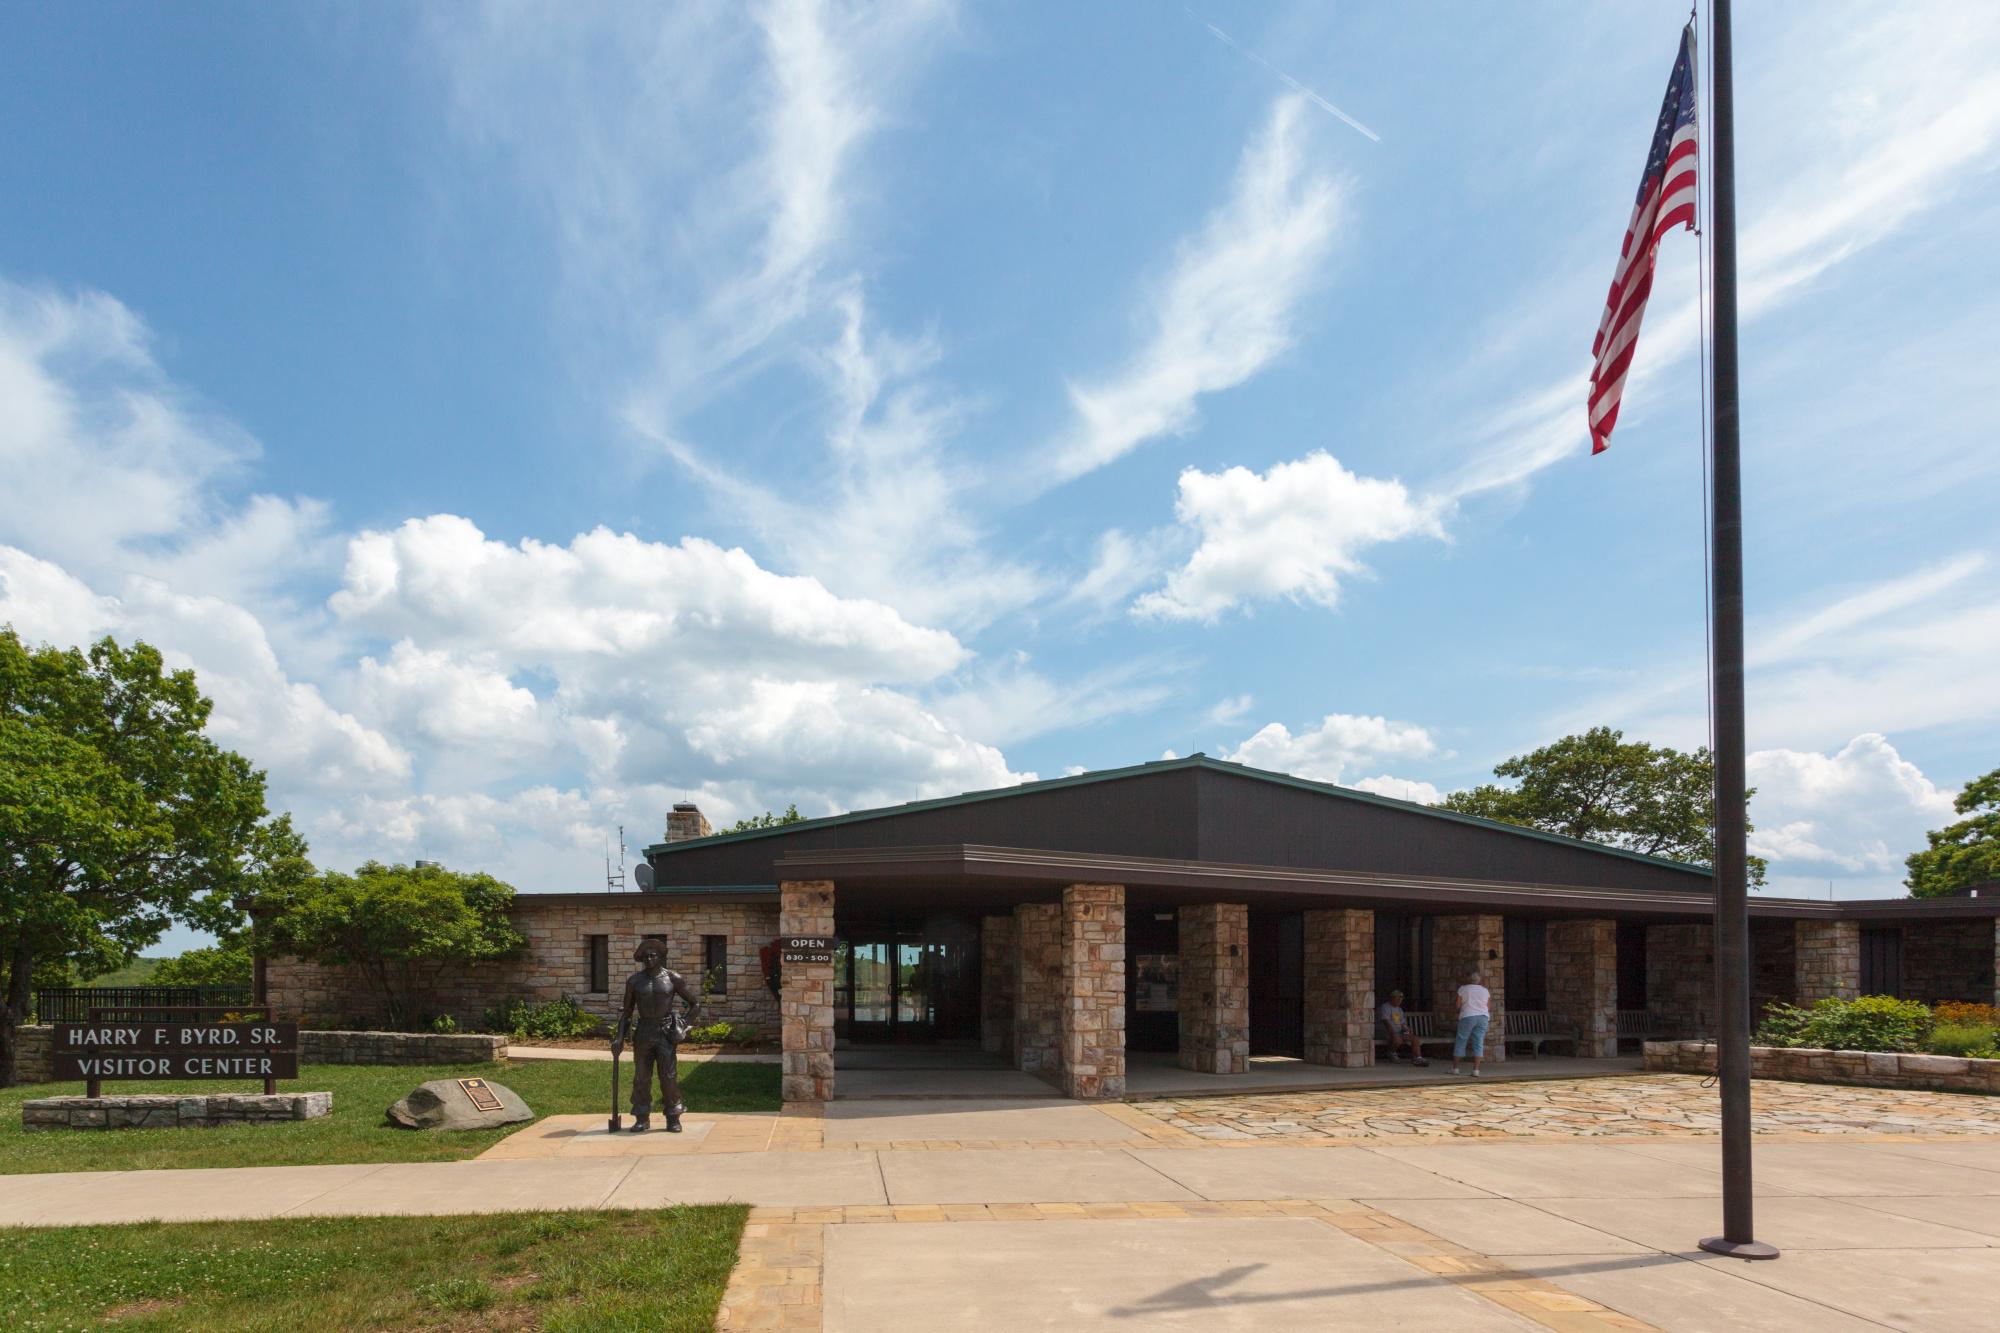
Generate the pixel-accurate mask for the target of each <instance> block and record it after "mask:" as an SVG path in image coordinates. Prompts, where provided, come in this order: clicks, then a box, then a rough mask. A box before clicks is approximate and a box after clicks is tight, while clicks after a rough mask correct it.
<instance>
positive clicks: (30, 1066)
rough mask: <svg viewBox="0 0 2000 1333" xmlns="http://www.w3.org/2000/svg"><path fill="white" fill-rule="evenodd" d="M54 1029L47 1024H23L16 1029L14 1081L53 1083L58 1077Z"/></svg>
mask: <svg viewBox="0 0 2000 1333" xmlns="http://www.w3.org/2000/svg"><path fill="white" fill-rule="evenodd" d="M55 1032H56V1030H55V1029H54V1028H53V1027H50V1026H49V1025H48V1024H46V1023H40V1024H32V1025H30V1024H23V1025H22V1026H20V1027H18V1028H15V1029H14V1041H15V1046H14V1081H15V1082H16V1083H53V1082H54V1081H55V1077H56V1046H55Z"/></svg>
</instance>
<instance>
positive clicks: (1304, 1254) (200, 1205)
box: [0, 1099, 2000, 1333]
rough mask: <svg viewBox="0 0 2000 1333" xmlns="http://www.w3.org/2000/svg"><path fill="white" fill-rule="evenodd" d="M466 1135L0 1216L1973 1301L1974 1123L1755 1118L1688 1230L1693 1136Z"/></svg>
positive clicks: (1939, 1306)
mask: <svg viewBox="0 0 2000 1333" xmlns="http://www.w3.org/2000/svg"><path fill="white" fill-rule="evenodd" d="M687 1124H688V1129H687V1132H686V1133H684V1134H680V1135H666V1134H662V1133H658V1132H655V1133H653V1134H650V1135H647V1136H644V1137H638V1136H632V1135H612V1134H608V1133H606V1132H605V1129H604V1122H603V1120H602V1118H600V1117H595V1116H557V1117H549V1118H547V1119H545V1120H543V1121H541V1122H538V1123H537V1124H535V1125H533V1126H530V1127H528V1128H527V1129H525V1130H523V1131H522V1132H521V1133H520V1134H517V1135H515V1136H513V1137H512V1138H509V1139H507V1140H503V1141H502V1142H501V1143H500V1144H498V1145H496V1146H495V1147H494V1148H493V1149H491V1150H489V1153H488V1155H487V1156H485V1157H483V1158H480V1159H477V1160H473V1161H467V1162H448V1163H408V1164H401V1163H399V1164H389V1165H347V1166H307V1167H264V1168H229V1169H218V1170H198V1171H128V1172H85V1173H74V1174H66V1175H17V1176H5V1177H0V1225H7V1226H36V1225H42V1226H47V1225H60V1224H72V1223H113V1222H130V1221H139V1220H145V1219H160V1220H167V1221H192V1220H201V1219H225V1218H226V1219H262V1218H274V1217H304V1216H342V1215H396V1216H402V1215H421V1214H458V1213H491V1212H514V1211H528V1210H542V1209H562V1208H655V1207H660V1206H663V1205H668V1204H677V1203H719V1202H744V1203H749V1204H752V1205H753V1206H754V1208H753V1212H752V1214H751V1223H750V1226H749V1228H748V1230H747V1231H746V1233H745V1238H744V1241H743V1247H742V1252H741V1257H740V1259H739V1264H738V1268H737V1270H736V1274H735V1276H734V1278H733V1279H732V1282H731V1285H730V1288H729V1293H728V1296H727V1297H726V1298H725V1305H724V1321H723V1325H722V1326H723V1327H724V1328H727V1329H737V1328H760V1327H772V1328H779V1327H783V1328H807V1329H826V1330H857V1331H858V1330H862V1329H867V1330H869V1331H870V1333H881V1331H882V1330H899V1329H911V1330H917V1329H922V1330H930V1329H935V1328H937V1327H940V1326H952V1325H956V1326H960V1327H966V1328H986V1327H1002V1326H1006V1327H1025V1328H1051V1329H1053V1328H1060V1329H1065V1330H1067V1329H1090V1328H1106V1329H1111V1328H1117V1329H1129V1328H1146V1329H1153V1328H1161V1329H1182V1328H1185V1329H1201V1330H1204V1331H1205V1333H1214V1330H1245V1333H1248V1331H1249V1330H1253V1329H1254V1330H1267V1329H1309V1328H1311V1329H1317V1328H1325V1327H1332V1326H1338V1325H1348V1326H1353V1325H1360V1326H1386V1325H1391V1324H1408V1325H1411V1326H1417V1327H1441V1326H1450V1327H1459V1328H1467V1329H1487V1328H1493V1329H1502V1328H1528V1327H1543V1328H1553V1329H1560V1330H1566V1331H1567V1333H1577V1331H1578V1330H1594V1331H1596V1333H1611V1331H1612V1330H1624V1331H1625V1333H1630V1330H1634V1329H1645V1328H1661V1329H1671V1330H1682V1329H1690V1330H1703V1329H1715V1330H1725V1329H1726V1330H1736V1329H1770V1330H1780V1329H1785V1330H1789V1329H1806V1328H1810V1329H1813V1330H1815V1331H1816V1333H1817V1331H1818V1330H1829V1329H1830V1330H1850V1329H1864V1328H1882V1327H1891V1328H1909V1329H1924V1330H1958V1329H1964V1330H1974V1329H1977V1330H1982V1333H1983V1330H1985V1329H1987V1328H1990V1327H1991V1326H1992V1323H1993V1317H1992V1310H1993V1306H1992V1293H1993V1291H1995V1290H1996V1289H2000V1136H1993V1137H1988V1138H1985V1139H1975V1138H1971V1137H1965V1136H1956V1137H1954V1136H1941V1135H1934V1136H1931V1137H1928V1138H1921V1139H1920V1138H1916V1137H1913V1136H1902V1137H1894V1138H1892V1137H1889V1136H1875V1137H1874V1138H1872V1139H1870V1140H1867V1141H1857V1140H1852V1139H1841V1140H1826V1141H1793V1140H1786V1141H1775V1142H1761V1141H1760V1143H1759V1144H1758V1146H1757V1171H1758V1189H1759V1199H1758V1233H1759V1235H1760V1237H1761V1238H1762V1239H1765V1240H1768V1241H1770V1242H1772V1243H1774V1244H1776V1245H1777V1246H1778V1247H1780V1249H1782V1250H1783V1251H1784V1257H1783V1258H1781V1259H1780V1260H1778V1261H1777V1262H1775V1263H1766V1264H1746V1263H1741V1262H1737V1261H1730V1260H1720V1259H1715V1258H1713V1257H1711V1256H1705V1255H1702V1254H1700V1253H1699V1252H1698V1251H1696V1249H1695V1241H1696V1240H1697V1239H1698V1238H1699V1237H1701V1236H1703V1235H1707V1234H1710V1233H1713V1232H1714V1231H1716V1230H1717V1229H1718V1226H1719V1208H1720V1202H1719V1199H1718V1197H1717V1196H1718V1195H1719V1193H1720V1189H1721V1175H1720V1149H1719V1147H1718V1145H1717V1144H1716V1142H1715V1141H1714V1140H1713V1139H1712V1138H1696V1137H1681V1138H1656V1139H1643V1140H1641V1139H1630V1138H1628V1139H1622V1140H1619V1141H1615V1142H1607V1141H1604V1140H1600V1139H1591V1138H1587V1137H1580V1138H1569V1139H1542V1140H1529V1141H1512V1142H1507V1141H1486V1140H1470V1141H1467V1140H1449V1139H1436V1138H1433V1139H1427V1140H1417V1141H1412V1140H1410V1139H1409V1138H1407V1137H1406V1138H1402V1139H1400V1140H1397V1141H1378V1142H1373V1143H1356V1142H1351V1141H1350V1142H1346V1143H1334V1142H1326V1141H1321V1142H1318V1143H1312V1144H1304V1143H1297V1142H1291V1143H1287V1142H1282V1141H1265V1142H1228V1143H1220V1144H1218V1143H1212V1142H1209V1141H1205V1140H1203V1139H1200V1138H1199V1137H1197V1136H1195V1135H1193V1134H1191V1133H1189V1132H1187V1131H1185V1130H1181V1129H1176V1128H1174V1127H1172V1126H1170V1125H1167V1124H1165V1123H1164V1122H1162V1121H1161V1120H1159V1119H1158V1118H1157V1117H1153V1116H1149V1115H1147V1114H1145V1113H1144V1112H1143V1111H1141V1110H1140V1109H1138V1108H1136V1107H1133V1106H1128V1105H1120V1104H1100V1105H1083V1104H1079V1103H1075V1102H1067V1101H1063V1100H1061V1099H1044V1100H1041V1101H1030V1100H1025V1099H998V1100H993V1101H984V1102H977V1101H975V1102H950V1101H906V1100H888V1101H881V1102H874V1103H868V1102H860V1101H855V1102H848V1103H836V1104H834V1105H833V1106H831V1107H829V1108H827V1111H826V1114H825V1115H824V1116H823V1117H822V1116H813V1115H783V1116H780V1115H775V1114H763V1115H752V1114H739V1115H713V1116H703V1115H700V1114H691V1115H690V1116H688V1117H687Z"/></svg>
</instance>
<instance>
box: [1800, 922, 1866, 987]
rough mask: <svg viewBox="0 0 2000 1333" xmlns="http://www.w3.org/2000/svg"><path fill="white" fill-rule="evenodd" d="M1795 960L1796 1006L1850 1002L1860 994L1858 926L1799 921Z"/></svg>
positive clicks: (1854, 923)
mask: <svg viewBox="0 0 2000 1333" xmlns="http://www.w3.org/2000/svg"><path fill="white" fill-rule="evenodd" d="M1794 926H1795V928H1796V930H1797V935H1796V937H1795V938H1796V939H1797V941H1798V943H1797V950H1798V952H1797V955H1796V958H1795V962H1796V972H1797V976H1798V984H1797V986H1796V987H1795V989H1796V991H1797V994H1798V997H1799V998H1798V1003H1799V1004H1801V1005H1810V1004H1815V1003H1817V1002H1819V1001H1820V1000H1825V999H1841V1000H1851V999H1853V998H1854V997H1855V996H1857V995H1859V994H1860V993H1861V923H1860V922H1859V921H1799V922H1795V923H1794Z"/></svg>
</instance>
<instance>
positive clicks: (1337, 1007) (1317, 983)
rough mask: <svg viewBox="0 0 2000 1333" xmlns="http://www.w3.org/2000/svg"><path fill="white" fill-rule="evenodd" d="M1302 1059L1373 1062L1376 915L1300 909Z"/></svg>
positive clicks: (1354, 1065) (1341, 1064) (1353, 1065)
mask: <svg viewBox="0 0 2000 1333" xmlns="http://www.w3.org/2000/svg"><path fill="white" fill-rule="evenodd" d="M1305 937H1306V944H1305V955H1306V957H1305V992H1306V994H1305V1029H1306V1031H1305V1052H1306V1061H1307V1063H1309V1064H1315V1065H1332V1066H1334V1067H1335V1068H1339V1069H1360V1068H1364V1067H1366V1066H1368V1065H1372V1064H1374V1063H1375V1005H1376V999H1375V914H1374V913H1373V912H1371V911H1369V910H1367V909H1366V908H1354V909H1346V908H1343V909H1339V910H1334V911H1314V912H1307V913H1306V914H1305Z"/></svg>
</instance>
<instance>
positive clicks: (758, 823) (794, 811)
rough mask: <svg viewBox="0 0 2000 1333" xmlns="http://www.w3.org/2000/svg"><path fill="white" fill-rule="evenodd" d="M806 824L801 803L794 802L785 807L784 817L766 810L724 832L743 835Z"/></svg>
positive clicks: (737, 822)
mask: <svg viewBox="0 0 2000 1333" xmlns="http://www.w3.org/2000/svg"><path fill="white" fill-rule="evenodd" d="M805 822H806V817H805V816H804V815H802V814H800V813H799V803H798V802H797V801H794V802H792V803H791V804H790V805H788V806H786V807H785V813H783V814H782V815H774V814H772V813H771V812H770V811H769V810H766V811H765V812H764V813H763V814H761V815H752V816H750V817H749V818H748V819H739V820H737V821H736V822H735V823H734V824H731V825H730V826H729V827H728V828H726V829H724V830H722V831H723V832H724V833H743V832H747V831H748V830H750V829H758V828H778V827H779V826H781V825H784V824H803V823H805Z"/></svg>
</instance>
